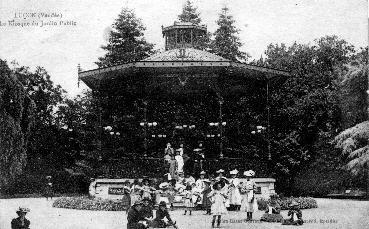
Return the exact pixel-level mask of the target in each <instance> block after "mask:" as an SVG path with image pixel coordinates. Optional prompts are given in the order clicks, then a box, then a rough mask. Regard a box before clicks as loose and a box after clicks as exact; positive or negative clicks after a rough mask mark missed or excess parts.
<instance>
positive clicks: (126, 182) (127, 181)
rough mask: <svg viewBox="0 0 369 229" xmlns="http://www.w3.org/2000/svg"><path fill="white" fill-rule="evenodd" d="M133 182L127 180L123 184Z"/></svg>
mask: <svg viewBox="0 0 369 229" xmlns="http://www.w3.org/2000/svg"><path fill="white" fill-rule="evenodd" d="M130 183H131V182H130V181H129V180H125V181H124V182H123V184H130Z"/></svg>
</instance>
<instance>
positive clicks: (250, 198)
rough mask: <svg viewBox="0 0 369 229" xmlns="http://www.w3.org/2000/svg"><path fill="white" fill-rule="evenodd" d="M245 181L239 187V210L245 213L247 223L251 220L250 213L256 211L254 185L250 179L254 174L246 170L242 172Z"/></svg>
mask: <svg viewBox="0 0 369 229" xmlns="http://www.w3.org/2000/svg"><path fill="white" fill-rule="evenodd" d="M244 175H245V176H246V181H245V182H244V183H242V185H240V186H241V194H242V201H241V210H242V211H246V212H247V219H246V220H247V221H249V220H252V213H253V212H254V211H255V210H257V202H256V199H255V191H256V184H255V181H254V180H253V179H251V177H253V176H254V175H255V172H254V171H252V170H248V171H245V172H244Z"/></svg>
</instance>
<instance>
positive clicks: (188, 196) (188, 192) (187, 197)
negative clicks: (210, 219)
mask: <svg viewBox="0 0 369 229" xmlns="http://www.w3.org/2000/svg"><path fill="white" fill-rule="evenodd" d="M184 194H185V201H184V203H185V206H186V208H185V212H184V215H186V214H187V211H189V212H190V215H192V209H193V208H194V207H195V204H194V203H193V200H192V199H193V198H192V197H193V190H192V185H191V184H187V186H186V190H185V191H184Z"/></svg>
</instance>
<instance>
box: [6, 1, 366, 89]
mask: <svg viewBox="0 0 369 229" xmlns="http://www.w3.org/2000/svg"><path fill="white" fill-rule="evenodd" d="M184 2H185V0H135V1H133V0H99V1H96V0H78V1H76V0H0V59H5V60H7V61H8V62H11V61H13V60H15V61H17V62H18V63H19V65H23V66H29V67H30V68H31V70H34V69H35V67H36V66H42V67H44V68H45V69H46V70H47V71H48V72H49V74H50V75H51V79H52V80H53V81H54V82H55V83H56V84H60V85H61V86H62V87H63V88H64V89H66V90H67V92H68V95H69V96H75V95H77V94H79V93H81V91H82V90H83V89H86V88H87V87H86V86H85V85H84V84H83V83H81V85H80V87H78V86H77V82H78V74H77V65H78V64H80V65H81V68H82V69H83V70H90V69H95V68H97V66H96V65H95V64H94V62H95V61H97V59H98V57H100V56H103V55H104V51H103V50H102V49H101V45H103V44H106V31H108V28H109V27H110V26H111V24H112V23H113V22H114V20H115V19H116V18H117V16H118V14H119V13H120V11H121V10H122V8H123V7H128V8H131V9H133V10H134V11H135V13H136V15H137V17H138V18H141V19H142V22H143V24H144V25H145V26H146V31H145V38H146V40H147V41H149V42H150V43H153V44H155V45H156V46H155V48H157V49H162V48H163V46H164V40H163V37H162V34H161V26H162V25H164V26H169V25H171V24H173V22H174V21H175V20H177V16H178V14H180V13H181V10H182V6H183V4H184ZM193 2H194V4H195V5H196V6H197V7H198V11H199V12H200V17H201V18H202V23H203V24H206V25H207V26H208V30H209V31H210V32H214V31H215V30H216V20H217V18H218V16H219V13H220V11H221V8H222V7H223V6H224V5H227V7H228V8H229V9H230V11H229V13H230V14H231V15H233V17H234V19H235V20H236V26H237V27H238V28H239V29H240V30H241V31H240V34H239V37H240V38H241V41H242V42H243V44H244V45H243V47H242V50H243V51H247V52H248V53H249V54H250V55H251V57H252V59H258V58H260V56H261V55H262V54H263V53H264V51H265V49H266V47H267V46H268V44H270V43H278V44H280V43H285V44H287V45H290V44H292V43H293V42H295V41H296V42H298V43H305V44H307V43H313V41H314V39H317V38H320V37H322V36H326V35H337V36H339V37H340V38H342V39H345V40H346V41H348V42H349V43H351V44H353V45H355V47H357V48H358V47H363V46H366V45H367V44H368V2H367V0H193ZM51 14H54V15H51ZM47 15H48V16H55V17H46V16H47ZM12 20H14V22H15V25H14V24H13V23H12V22H11V21H12ZM9 21H10V22H9ZM42 21H43V22H42ZM44 22H51V23H49V24H50V25H44ZM27 23H29V24H27ZM55 23H56V25H55ZM22 25H23V27H22Z"/></svg>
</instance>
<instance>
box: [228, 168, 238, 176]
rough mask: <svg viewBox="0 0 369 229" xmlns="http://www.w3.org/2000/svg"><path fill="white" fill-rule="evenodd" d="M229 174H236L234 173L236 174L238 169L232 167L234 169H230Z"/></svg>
mask: <svg viewBox="0 0 369 229" xmlns="http://www.w3.org/2000/svg"><path fill="white" fill-rule="evenodd" d="M229 174H231V175H236V174H238V170H237V169H234V170H232V171H230V172H229Z"/></svg>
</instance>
